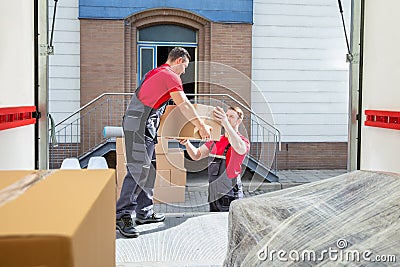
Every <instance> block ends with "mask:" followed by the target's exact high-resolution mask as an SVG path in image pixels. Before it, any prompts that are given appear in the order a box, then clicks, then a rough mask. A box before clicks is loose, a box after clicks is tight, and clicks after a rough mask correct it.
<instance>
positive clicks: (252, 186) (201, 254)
mask: <svg viewBox="0 0 400 267" xmlns="http://www.w3.org/2000/svg"><path fill="white" fill-rule="evenodd" d="M345 172H346V170H291V171H280V172H279V173H278V176H279V182H278V183H266V182H263V181H260V180H258V179H256V178H253V179H252V180H250V179H244V181H243V184H244V186H243V189H244V196H245V197H252V196H255V195H259V194H265V193H268V192H271V191H276V190H281V189H285V188H289V187H292V186H297V185H301V184H304V183H310V182H315V181H319V180H322V179H326V178H330V177H334V176H338V175H341V174H343V173H345ZM207 185H208V182H207V176H206V173H204V172H200V173H195V174H194V173H189V174H188V177H187V186H186V192H185V202H184V203H171V204H156V205H154V210H155V211H156V212H161V213H164V214H165V215H166V220H165V221H164V222H161V223H155V224H147V225H139V226H137V229H138V230H139V231H140V232H141V235H140V236H139V237H138V238H133V239H127V238H124V237H123V236H122V235H120V233H119V232H116V265H117V266H120V267H122V266H126V267H129V266H222V264H223V261H224V258H225V254H226V248H227V244H228V213H227V212H221V213H210V212H209V211H208V203H207Z"/></svg>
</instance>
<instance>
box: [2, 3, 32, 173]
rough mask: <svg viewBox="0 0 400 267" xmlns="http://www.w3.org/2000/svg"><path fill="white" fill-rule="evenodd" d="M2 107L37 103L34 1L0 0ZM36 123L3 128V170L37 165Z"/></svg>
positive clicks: (28, 167)
mask: <svg viewBox="0 0 400 267" xmlns="http://www.w3.org/2000/svg"><path fill="white" fill-rule="evenodd" d="M0 36H1V41H0V81H1V89H0V90H1V97H0V107H13V106H33V105H34V6H33V1H25V0H13V1H1V2H0ZM34 138H35V136H34V125H28V126H22V127H18V128H14V129H8V130H3V131H0V170H23V169H34V168H35V163H34V159H35V151H34V149H35V145H34V144H35V140H34Z"/></svg>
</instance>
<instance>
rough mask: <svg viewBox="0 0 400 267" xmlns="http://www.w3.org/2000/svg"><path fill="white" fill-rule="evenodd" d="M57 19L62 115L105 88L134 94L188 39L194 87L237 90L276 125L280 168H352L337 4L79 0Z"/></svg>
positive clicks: (53, 67) (52, 84) (55, 93)
mask: <svg viewBox="0 0 400 267" xmlns="http://www.w3.org/2000/svg"><path fill="white" fill-rule="evenodd" d="M344 3H345V5H344V7H345V8H344V9H345V12H346V11H347V12H346V13H345V15H346V20H347V21H349V16H350V1H344ZM52 4H53V3H52V1H50V0H49V5H50V7H51V5H52ZM50 10H51V9H50ZM56 16H57V20H56V25H55V33H54V46H55V55H54V56H52V57H51V58H50V78H49V88H50V105H49V107H50V113H52V114H53V116H54V117H55V119H56V121H61V120H62V119H63V118H65V117H67V116H68V115H69V114H71V113H72V112H74V111H76V110H77V109H78V108H79V107H80V106H83V105H85V104H87V103H88V102H89V101H91V100H92V99H94V98H96V97H98V96H99V95H100V94H102V93H106V92H107V93H128V92H133V91H134V89H135V88H136V86H137V84H138V81H139V80H140V78H141V77H142V76H143V74H144V73H146V71H148V70H149V69H151V68H153V67H156V66H158V65H160V64H162V63H164V62H165V59H166V55H167V54H168V51H169V50H170V49H171V48H172V47H174V46H183V47H186V48H187V49H188V51H189V52H190V54H191V56H192V63H193V64H191V67H189V69H188V71H187V72H188V73H187V74H185V76H183V77H182V78H183V81H184V89H185V91H186V92H187V93H200V94H201V93H228V94H231V95H233V96H234V97H235V98H236V99H239V100H240V101H241V102H242V103H244V104H245V105H246V106H248V107H251V108H252V109H253V110H254V111H255V112H256V113H257V114H259V115H261V116H262V117H264V118H265V119H266V120H267V121H271V123H274V125H275V126H276V127H277V128H278V129H280V131H281V133H282V141H283V146H282V150H281V151H280V152H279V153H278V157H279V166H278V168H279V169H312V168H346V157H347V125H348V122H347V116H348V115H347V114H348V94H349V93H348V66H347V65H346V62H345V54H346V44H345V39H344V34H343V29H342V25H341V18H340V14H339V11H338V7H337V3H336V2H332V3H326V1H323V0H313V1H295V0H288V1H284V2H279V3H276V1H272V0H235V1H227V0H223V1H222V0H220V1H203V2H202V3H201V4H199V3H198V2H197V1H178V0H176V1H160V0H158V1H156V0H153V1H133V2H132V1H105V0H104V1H89V0H81V1H79V2H78V0H74V1H68V3H66V2H60V3H59V6H58V10H57V15H56ZM50 19H51V18H50ZM230 69H233V70H234V72H231V71H230ZM271 114H272V116H271ZM272 118H273V119H272Z"/></svg>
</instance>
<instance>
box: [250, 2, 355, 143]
mask: <svg viewBox="0 0 400 267" xmlns="http://www.w3.org/2000/svg"><path fill="white" fill-rule="evenodd" d="M342 3H343V9H344V15H345V20H346V26H347V29H349V28H350V15H351V6H350V0H343V1H342ZM346 53H347V48H346V42H345V37H344V32H343V28H342V21H341V17H340V12H339V8H338V3H337V1H326V0H307V1H304V0H303V1H298V0H284V1H277V0H254V25H253V61H252V79H253V81H254V82H255V84H256V86H253V88H252V100H251V101H252V108H253V109H254V110H255V111H256V112H257V113H258V114H260V115H262V116H264V117H265V118H267V119H269V118H270V114H269V113H270V112H272V114H273V117H274V120H275V125H276V127H278V129H280V131H281V133H282V141H285V142H336V141H339V142H347V128H348V126H347V114H348V95H349V93H348V90H349V66H348V64H347V63H346V61H345V57H346ZM261 95H263V96H264V98H265V100H266V101H268V103H269V106H270V110H268V109H267V108H266V107H265V104H264V103H263V102H264V100H262V97H260V96H261Z"/></svg>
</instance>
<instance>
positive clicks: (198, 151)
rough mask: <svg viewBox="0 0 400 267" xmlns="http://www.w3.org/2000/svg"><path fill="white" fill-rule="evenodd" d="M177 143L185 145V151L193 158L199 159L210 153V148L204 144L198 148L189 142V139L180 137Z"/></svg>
mask: <svg viewBox="0 0 400 267" xmlns="http://www.w3.org/2000/svg"><path fill="white" fill-rule="evenodd" d="M179 143H180V144H182V145H184V146H185V147H186V151H187V152H188V154H189V156H190V158H191V159H193V160H200V159H202V158H205V157H207V156H208V155H209V154H210V150H209V149H208V147H207V146H206V145H205V144H204V145H202V146H200V147H199V148H196V147H195V146H194V145H192V143H190V141H189V140H186V139H180V140H179Z"/></svg>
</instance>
